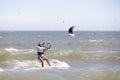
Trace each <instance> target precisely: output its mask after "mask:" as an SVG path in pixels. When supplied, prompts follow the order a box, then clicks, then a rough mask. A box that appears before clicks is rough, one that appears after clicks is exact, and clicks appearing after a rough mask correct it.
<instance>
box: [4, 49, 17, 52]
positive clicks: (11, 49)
mask: <svg viewBox="0 0 120 80" xmlns="http://www.w3.org/2000/svg"><path fill="white" fill-rule="evenodd" d="M5 50H6V51H9V52H11V51H19V50H18V49H15V48H5Z"/></svg>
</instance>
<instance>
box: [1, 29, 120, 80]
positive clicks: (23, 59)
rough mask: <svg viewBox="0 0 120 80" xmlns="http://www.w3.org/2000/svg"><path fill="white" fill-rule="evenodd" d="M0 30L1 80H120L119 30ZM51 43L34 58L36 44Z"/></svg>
mask: <svg viewBox="0 0 120 80" xmlns="http://www.w3.org/2000/svg"><path fill="white" fill-rule="evenodd" d="M75 34H76V36H75V37H70V36H68V34H67V32H66V31H0V80H120V32H119V31H76V32H75ZM43 42H50V43H51V45H52V47H51V49H50V50H48V51H46V53H45V55H46V56H47V57H48V58H49V59H50V62H51V65H52V66H50V67H49V66H48V65H47V64H46V63H45V67H44V68H42V67H41V64H40V63H39V61H38V60H37V55H36V54H37V53H36V48H37V45H38V43H43Z"/></svg>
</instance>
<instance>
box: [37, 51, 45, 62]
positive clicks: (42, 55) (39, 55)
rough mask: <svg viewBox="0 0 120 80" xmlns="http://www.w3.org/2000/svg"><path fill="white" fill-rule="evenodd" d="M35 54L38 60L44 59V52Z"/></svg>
mask: <svg viewBox="0 0 120 80" xmlns="http://www.w3.org/2000/svg"><path fill="white" fill-rule="evenodd" d="M37 55H38V60H40V61H41V62H43V61H44V60H45V59H46V57H45V56H44V53H41V52H38V53H37Z"/></svg>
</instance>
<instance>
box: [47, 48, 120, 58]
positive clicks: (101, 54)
mask: <svg viewBox="0 0 120 80" xmlns="http://www.w3.org/2000/svg"><path fill="white" fill-rule="evenodd" d="M48 53H49V55H50V57H55V58H62V59H76V60H78V59H79V60H120V54H119V52H116V51H101V50H100V51H73V50H69V51H63V50H57V51H50V52H48Z"/></svg>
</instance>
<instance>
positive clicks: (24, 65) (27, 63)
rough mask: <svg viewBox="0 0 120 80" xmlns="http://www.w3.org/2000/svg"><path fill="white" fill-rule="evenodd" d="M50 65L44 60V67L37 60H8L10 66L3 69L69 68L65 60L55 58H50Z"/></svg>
mask: <svg viewBox="0 0 120 80" xmlns="http://www.w3.org/2000/svg"><path fill="white" fill-rule="evenodd" d="M50 63H51V66H48V65H47V63H46V62H45V65H44V68H42V66H41V63H39V62H38V61H37V60H33V61H31V60H14V61H12V62H11V61H8V62H7V64H9V65H11V66H10V68H7V69H5V70H6V71H16V70H25V71H30V70H42V69H53V68H54V69H68V68H70V65H69V64H68V63H66V62H63V61H60V60H57V59H51V60H50ZM0 71H4V70H3V69H0Z"/></svg>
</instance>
